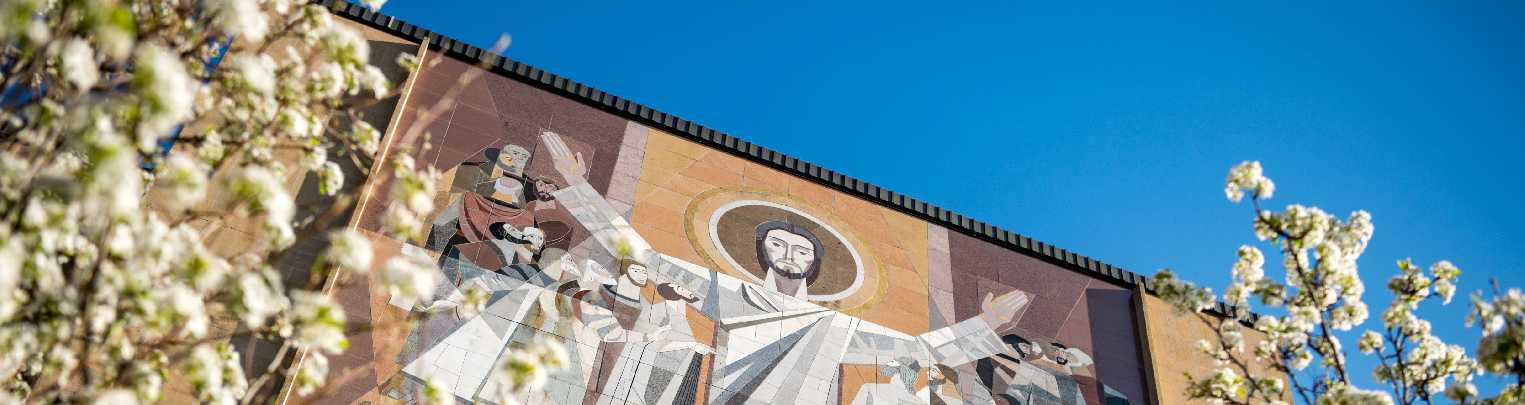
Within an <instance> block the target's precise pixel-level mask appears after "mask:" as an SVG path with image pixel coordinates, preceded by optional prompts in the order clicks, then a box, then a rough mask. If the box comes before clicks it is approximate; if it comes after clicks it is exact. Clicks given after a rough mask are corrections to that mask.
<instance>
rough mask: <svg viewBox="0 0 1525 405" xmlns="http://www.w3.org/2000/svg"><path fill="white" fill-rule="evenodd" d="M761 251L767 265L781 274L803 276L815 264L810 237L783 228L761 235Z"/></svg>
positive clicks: (813, 249) (813, 247)
mask: <svg viewBox="0 0 1525 405" xmlns="http://www.w3.org/2000/svg"><path fill="white" fill-rule="evenodd" d="M763 253H764V254H766V255H767V260H768V267H770V269H771V270H772V271H776V272H779V273H781V274H785V275H790V276H794V277H796V278H798V277H804V276H805V273H806V272H808V271H810V266H811V265H812V264H815V245H813V244H811V243H810V239H807V238H805V236H803V235H798V234H794V233H790V232H789V231H785V230H783V229H774V230H771V231H768V233H767V234H766V235H764V237H763Z"/></svg>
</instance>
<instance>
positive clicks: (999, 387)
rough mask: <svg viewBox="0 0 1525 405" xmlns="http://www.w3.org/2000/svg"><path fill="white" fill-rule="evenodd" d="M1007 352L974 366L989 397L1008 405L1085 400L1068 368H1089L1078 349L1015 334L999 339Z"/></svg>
mask: <svg viewBox="0 0 1525 405" xmlns="http://www.w3.org/2000/svg"><path fill="white" fill-rule="evenodd" d="M1001 341H1002V342H1005V343H1006V347H1007V350H1006V351H1005V352H1003V353H998V354H996V355H994V356H991V357H989V358H986V359H982V360H980V361H979V362H977V365H976V370H977V373H978V374H979V377H980V380H981V381H982V382H983V383H984V384H985V387H987V388H989V389H990V392H991V393H992V395H994V396H995V397H996V398H999V399H1002V400H1004V401H1005V402H1006V403H1008V404H1011V405H1083V404H1086V398H1085V396H1083V395H1082V394H1081V393H1082V390H1081V387H1080V385H1079V384H1078V382H1077V381H1076V380H1075V378H1074V377H1073V376H1072V373H1071V369H1070V367H1084V366H1087V365H1089V364H1090V361H1091V360H1090V356H1087V355H1086V354H1085V353H1084V352H1081V351H1080V350H1079V349H1074V348H1068V347H1064V346H1062V345H1061V346H1057V347H1056V346H1053V345H1048V347H1044V346H1045V345H1043V344H1041V343H1038V342H1034V341H1032V340H1029V339H1027V338H1025V337H1022V336H1021V335H1019V334H1016V333H1008V334H1006V335H1004V336H1001Z"/></svg>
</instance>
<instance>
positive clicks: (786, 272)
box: [772, 262, 807, 280]
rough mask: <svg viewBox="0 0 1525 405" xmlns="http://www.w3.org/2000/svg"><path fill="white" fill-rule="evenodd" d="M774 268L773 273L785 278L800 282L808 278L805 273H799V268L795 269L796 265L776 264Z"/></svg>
mask: <svg viewBox="0 0 1525 405" xmlns="http://www.w3.org/2000/svg"><path fill="white" fill-rule="evenodd" d="M772 267H773V273H775V274H778V275H779V276H782V277H784V278H788V279H794V280H799V279H803V278H805V277H806V276H807V274H805V272H803V271H797V268H796V267H794V263H780V262H774V263H773V266H772Z"/></svg>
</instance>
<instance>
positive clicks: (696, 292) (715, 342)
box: [381, 132, 1128, 405]
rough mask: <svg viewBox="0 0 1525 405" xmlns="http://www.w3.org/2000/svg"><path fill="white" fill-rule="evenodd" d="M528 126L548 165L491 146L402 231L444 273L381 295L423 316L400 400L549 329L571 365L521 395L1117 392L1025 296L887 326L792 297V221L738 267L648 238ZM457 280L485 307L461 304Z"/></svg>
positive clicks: (806, 275) (816, 247)
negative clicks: (436, 207) (1043, 321)
mask: <svg viewBox="0 0 1525 405" xmlns="http://www.w3.org/2000/svg"><path fill="white" fill-rule="evenodd" d="M540 140H541V143H542V144H541V148H539V150H540V151H542V152H544V153H546V154H549V156H548V157H534V158H536V159H541V158H549V159H553V162H554V168H555V172H556V174H557V175H559V177H560V179H559V180H558V179H554V178H552V177H551V176H541V177H534V176H531V175H530V174H529V173H528V170H527V168H528V167H530V166H529V162H530V159H531V158H532V155H533V154H532V153H531V152H530V150H529V149H527V148H525V147H522V146H519V145H507V146H504V147H503V148H501V149H499V150H497V151H496V152H493V151H489V153H488V154H487V159H485V161H482V162H467V163H463V164H461V165H460V166H459V167H457V168H456V172H455V177H454V182H453V186H452V195H458V196H456V197H454V198H453V199H452V201H451V202H450V204H449V205H448V206H446V208H445V209H444V210H443V212H441V213H439V214H438V215H437V216H436V218H434V220H433V221H432V225H433V226H432V230H431V232H430V234H429V237H428V239H427V241H426V242H425V246H424V247H423V248H420V247H417V246H412V245H404V250H407V251H409V252H404V253H405V254H425V255H430V256H432V257H437V262H438V264H439V268H440V271H441V272H442V279H444V280H446V281H447V282H444V283H441V285H440V286H439V287H438V288H437V289H436V291H435V292H434V294H433V297H431V298H430V299H427V300H424V301H422V302H403V301H402V300H398V299H393V301H392V304H393V305H396V306H399V307H401V308H405V309H407V310H409V311H415V312H418V313H421V317H422V319H423V321H422V322H421V323H420V325H419V326H417V327H416V328H415V329H414V330H413V331H412V332H411V335H410V336H409V337H408V341H407V343H406V344H405V347H404V348H403V351H402V353H401V354H400V355H399V357H398V358H397V361H398V363H399V364H400V365H401V372H399V373H398V374H397V375H396V376H393V377H392V378H391V379H390V380H389V382H388V383H387V384H385V385H384V386H383V387H382V388H381V390H382V393H383V394H385V395H388V396H391V397H392V398H394V399H399V400H404V401H407V402H411V401H412V400H413V399H414V398H413V396H414V395H415V392H416V391H417V387H418V386H419V385H420V384H422V382H423V381H425V380H428V379H431V378H432V379H436V380H439V381H444V382H445V383H446V384H447V385H448V386H449V388H450V389H451V391H452V392H453V393H454V394H455V396H456V398H457V399H458V400H460V401H463V402H490V400H491V398H492V397H493V393H495V392H497V387H495V386H494V385H493V384H494V383H493V381H492V379H491V378H489V374H490V372H491V370H492V367H493V365H494V364H495V363H496V362H497V361H498V358H499V357H500V356H502V355H503V354H504V353H506V352H507V351H511V350H514V349H515V348H517V347H520V346H522V345H525V344H527V343H528V342H532V341H534V340H535V339H557V340H559V341H560V342H561V343H562V344H563V345H564V346H565V347H566V348H567V349H568V351H569V354H570V358H571V360H572V364H571V365H570V366H569V367H567V368H565V369H562V370H560V371H558V372H556V373H555V374H553V375H552V376H551V379H550V380H549V382H548V383H547V386H546V389H545V390H544V393H542V394H537V395H542V397H537V398H529V399H524V402H527V403H558V404H627V403H629V404H677V403H681V404H703V403H713V404H730V403H759V404H793V403H811V404H815V403H838V404H902V403H919V404H924V403H933V404H959V403H974V404H989V403H1009V404H1062V405H1076V404H1113V403H1124V404H1125V403H1128V400H1127V398H1125V397H1123V396H1122V395H1121V394H1119V393H1117V391H1115V390H1112V389H1110V388H1108V387H1106V386H1105V385H1103V384H1101V383H1099V382H1098V381H1097V380H1096V379H1095V377H1094V370H1093V364H1092V360H1091V357H1090V356H1089V355H1087V354H1086V353H1085V352H1083V351H1081V350H1079V349H1076V348H1070V347H1067V346H1065V345H1064V344H1062V343H1058V342H1052V341H1035V340H1030V339H1028V338H1026V337H1024V335H1026V334H1024V333H1022V332H1020V331H1018V330H1017V329H1015V328H1014V327H1013V326H1012V325H1010V324H1012V323H1014V322H1012V317H1013V316H1014V314H1016V313H1018V311H1019V310H1021V309H1022V308H1023V307H1024V306H1026V305H1027V304H1028V303H1029V302H1028V301H1029V300H1030V299H1031V297H1032V295H1031V294H1026V293H1022V292H1020V291H1012V292H1010V293H1006V294H1002V295H999V296H992V295H987V296H985V297H984V300H983V303H982V305H981V306H980V310H981V311H980V313H979V314H978V315H977V316H973V317H970V318H968V319H964V320H962V321H959V322H956V323H954V324H952V325H948V326H946V327H942V328H937V329H935V330H932V331H929V332H926V333H922V334H919V335H909V334H906V333H901V332H899V331H896V330H893V329H890V328H886V327H883V326H880V325H877V324H874V323H872V322H868V321H865V320H862V319H859V318H856V317H854V316H850V315H847V314H844V313H841V312H837V311H835V310H832V309H829V308H826V307H823V306H821V305H817V304H815V303H812V302H810V301H808V300H807V299H806V297H807V294H806V293H805V292H806V291H807V290H808V288H809V285H810V283H811V282H812V281H814V280H815V278H816V277H817V276H818V272H819V271H820V269H821V266H820V263H821V261H822V260H823V258H825V257H826V256H827V254H828V253H830V252H825V251H823V249H822V244H821V242H820V240H819V238H817V237H816V235H813V234H811V232H810V231H809V230H807V229H806V228H805V227H800V226H795V224H791V223H788V222H787V221H782V220H768V221H762V222H761V223H759V224H757V226H756V227H755V228H754V230H755V235H753V236H754V237H755V240H756V243H757V244H756V249H757V256H758V259H759V265H760V266H762V267H763V268H765V269H766V276H765V277H763V279H762V281H763V282H762V283H760V284H757V283H752V282H747V281H743V280H741V279H738V278H735V277H732V276H730V275H727V274H724V273H722V272H719V271H716V270H713V269H709V268H706V267H704V266H701V265H696V264H693V263H689V262H686V261H684V260H681V259H678V258H675V257H671V256H668V255H665V254H662V253H661V252H657V251H655V250H653V249H652V248H651V247H650V245H648V244H647V243H646V242H645V240H644V239H643V238H642V237H641V235H640V234H639V233H637V232H636V231H635V230H634V229H633V228H632V227H631V226H630V224H629V223H628V222H626V221H625V219H624V218H623V217H622V216H621V213H620V212H618V211H617V210H616V209H614V208H613V207H612V206H611V205H610V204H609V203H608V202H607V201H605V200H604V198H603V197H602V196H601V195H600V194H599V193H598V192H597V191H596V190H595V189H594V188H593V187H592V186H590V185H589V184H588V183H587V181H586V180H585V175H586V165H585V163H584V162H583V161H582V156H581V155H580V154H578V153H576V152H574V151H573V150H572V149H571V148H569V147H568V146H567V144H566V143H565V142H564V141H563V140H562V139H561V137H560V136H559V135H556V134H554V133H550V132H543V133H541V135H540ZM574 233H580V234H582V235H584V236H583V237H581V238H574V237H573V234H574ZM578 239H581V240H578ZM574 242H575V244H574ZM571 252H577V253H571ZM472 290H476V291H477V292H478V293H481V292H485V293H486V294H488V296H489V298H488V300H487V302H486V305H485V306H484V307H483V308H482V309H481V310H480V311H462V310H461V309H462V305H463V303H464V302H465V301H466V297H467V296H468V295H470V294H471V293H469V291H472ZM848 369H854V370H858V369H863V370H876V371H877V375H871V376H866V377H865V376H864V375H863V374H864V373H858V372H854V373H852V374H853V377H852V378H849V377H847V374H848V373H847V372H846V370H848ZM870 374H874V373H870Z"/></svg>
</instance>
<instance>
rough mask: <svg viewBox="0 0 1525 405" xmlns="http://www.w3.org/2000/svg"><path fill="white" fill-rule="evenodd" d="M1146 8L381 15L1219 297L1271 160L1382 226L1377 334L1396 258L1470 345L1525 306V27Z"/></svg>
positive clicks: (1504, 21) (1377, 242) (1209, 6)
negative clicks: (1512, 300) (1252, 163)
mask: <svg viewBox="0 0 1525 405" xmlns="http://www.w3.org/2000/svg"><path fill="white" fill-rule="evenodd" d="M820 3H828V2H820ZM830 3H836V2H830ZM1013 3H1014V2H1013ZM1148 3H1149V4H1147V5H1144V4H1138V5H1111V6H1094V7H1086V8H1070V7H1069V6H1068V5H1058V6H1055V5H1051V4H1012V3H1005V4H991V5H984V6H979V7H968V8H956V9H955V8H949V7H948V6H947V5H946V4H941V3H928V2H897V1H883V2H872V3H863V4H854V5H836V4H832V5H823V4H811V3H789V2H754V3H749V4H734V3H732V2H687V3H684V2H677V3H661V2H607V3H606V2H571V1H556V2H547V1H537V2H517V1H428V2H424V1H409V0H393V1H392V2H391V3H390V4H388V5H387V6H386V8H385V9H384V11H386V12H388V13H390V14H393V15H395V16H399V17H401V18H404V19H406V20H409V21H410V22H413V23H415V24H419V25H422V26H425V27H428V28H430V29H433V30H436V31H439V32H443V33H445V34H447V35H451V36H454V37H457V38H460V39H464V40H467V41H469V42H471V43H474V44H477V45H479V46H486V45H491V44H492V43H493V41H494V40H495V39H496V38H497V36H498V34H499V33H501V32H507V33H510V34H512V35H513V39H514V40H513V46H512V47H511V48H510V49H509V50H508V52H507V54H508V55H509V56H511V57H513V58H517V59H519V60H522V61H525V62H528V63H531V64H534V65H537V66H540V67H543V68H546V69H549V70H551V71H553V72H556V73H559V74H562V75H566V76H570V77H571V78H573V79H575V80H579V81H582V82H584V83H588V84H590V85H593V86H596V87H599V88H602V89H605V90H607V91H610V92H612V93H614V94H618V95H620V96H623V97H628V98H631V99H634V100H636V101H639V102H642V103H645V104H647V105H650V106H653V107H655V108H658V109H661V110H663V111H666V112H669V113H673V114H677V115H679V116H682V117H685V118H688V119H692V120H695V121H698V122H700V123H703V124H706V125H709V126H712V127H715V128H719V129H721V130H724V131H727V132H730V133H732V134H734V135H738V136H741V137H743V138H745V139H747V140H750V141H753V142H756V143H759V144H762V145H766V146H768V147H771V148H775V149H777V150H780V151H783V152H785V153H788V154H790V155H793V156H796V157H800V158H802V159H806V160H809V161H812V162H815V163H818V164H822V165H824V166H827V167H830V168H833V169H837V170H839V171H842V172H845V173H848V174H851V175H853V176H857V177H860V178H863V179H866V180H868V181H872V182H875V183H878V184H881V185H884V186H887V187H889V188H891V189H894V190H897V191H901V192H904V193H907V194H910V195H912V196H916V197H919V198H922V199H925V200H927V201H930V202H933V203H936V204H939V205H942V206H944V207H947V208H951V209H954V210H957V211H960V212H963V213H965V214H968V215H971V216H973V217H975V218H979V219H982V220H985V221H987V222H990V223H993V224H997V225H1000V226H1003V227H1006V228H1009V229H1012V230H1014V231H1017V232H1021V233H1024V234H1027V235H1030V236H1033V237H1036V238H1038V239H1040V240H1043V241H1047V242H1051V243H1054V244H1056V245H1058V246H1060V247H1064V248H1069V249H1071V250H1074V251H1077V252H1080V253H1082V254H1086V255H1090V256H1092V257H1096V258H1099V259H1101V260H1103V261H1107V262H1110V263H1113V264H1117V265H1121V266H1123V267H1125V268H1128V269H1131V270H1134V271H1137V272H1140V273H1144V274H1152V273H1153V272H1154V271H1155V270H1156V269H1159V268H1164V267H1169V268H1172V269H1175V270H1177V271H1179V272H1180V273H1183V274H1185V275H1186V277H1187V278H1190V279H1193V280H1196V281H1198V282H1199V284H1206V285H1210V286H1212V287H1214V288H1215V290H1220V291H1221V290H1222V288H1223V286H1224V285H1225V284H1226V283H1227V280H1228V269H1229V266H1230V264H1231V263H1232V261H1233V258H1234V249H1235V248H1236V247H1237V246H1238V245H1240V244H1242V243H1247V242H1250V241H1253V235H1252V234H1251V232H1250V228H1249V219H1250V217H1251V213H1250V209H1249V208H1247V207H1245V206H1240V205H1233V204H1230V203H1229V202H1228V201H1227V200H1225V199H1224V197H1223V192H1222V188H1223V179H1224V176H1225V175H1226V173H1227V170H1228V168H1229V166H1231V165H1233V164H1235V163H1238V162H1240V161H1242V160H1260V161H1262V162H1263V163H1264V164H1265V165H1266V168H1267V173H1268V174H1269V175H1270V176H1271V177H1272V178H1273V179H1275V180H1276V182H1277V185H1278V191H1277V194H1276V198H1275V199H1274V200H1272V206H1274V207H1281V206H1284V205H1286V204H1289V203H1293V202H1298V203H1303V204H1306V205H1315V206H1319V207H1322V208H1324V209H1325V210H1328V211H1330V212H1336V213H1339V214H1340V215H1342V216H1343V215H1344V214H1346V213H1349V212H1350V211H1352V210H1355V209H1366V210H1368V211H1370V212H1371V213H1372V215H1373V216H1374V219H1375V223H1376V237H1375V238H1374V240H1373V242H1372V244H1371V247H1370V248H1369V250H1368V251H1367V253H1366V255H1365V256H1364V258H1363V259H1362V260H1361V262H1360V264H1361V269H1362V274H1363V275H1364V277H1365V278H1366V280H1367V283H1368V286H1369V288H1368V291H1370V292H1369V293H1368V295H1367V301H1368V303H1369V304H1371V305H1372V312H1373V318H1372V320H1371V321H1369V322H1368V323H1367V325H1366V326H1368V327H1371V328H1378V327H1380V319H1378V318H1377V316H1376V314H1377V313H1379V312H1380V311H1381V309H1382V308H1385V307H1386V305H1387V301H1388V300H1389V296H1388V295H1387V294H1386V291H1385V289H1384V287H1383V286H1384V285H1385V284H1386V279H1387V278H1388V277H1389V276H1391V275H1392V274H1393V273H1394V271H1395V267H1394V265H1393V263H1394V261H1396V260H1398V259H1402V258H1405V257H1412V258H1414V260H1415V261H1417V262H1420V263H1422V264H1424V265H1426V266H1427V265H1428V264H1429V263H1431V262H1433V261H1435V260H1438V259H1450V260H1452V261H1454V262H1455V263H1456V264H1457V265H1459V266H1460V267H1461V268H1462V270H1463V272H1464V274H1463V276H1462V277H1463V281H1462V283H1461V288H1460V289H1459V290H1460V292H1459V293H1458V299H1457V301H1456V302H1453V303H1452V305H1451V306H1449V307H1446V308H1444V309H1441V310H1427V311H1423V313H1424V314H1425V315H1428V316H1429V317H1430V319H1432V320H1433V321H1434V322H1435V329H1436V330H1437V331H1439V332H1440V333H1439V334H1440V335H1441V336H1442V337H1443V338H1445V339H1447V340H1449V341H1452V342H1462V343H1466V345H1467V346H1468V347H1471V346H1472V343H1474V342H1475V341H1476V338H1477V336H1478V334H1477V331H1476V330H1475V329H1463V327H1462V318H1463V317H1464V315H1465V312H1466V303H1467V300H1466V295H1467V294H1470V293H1471V292H1472V291H1476V290H1479V289H1482V288H1484V287H1485V286H1486V283H1487V280H1488V279H1489V278H1498V279H1499V281H1500V282H1502V283H1503V284H1504V285H1506V286H1521V287H1525V272H1522V270H1525V250H1522V249H1520V247H1519V246H1518V244H1519V243H1520V242H1522V237H1521V236H1520V235H1521V230H1522V229H1525V211H1522V210H1520V209H1518V208H1516V205H1515V204H1517V203H1519V202H1520V201H1521V199H1522V197H1525V192H1522V188H1525V187H1522V184H1525V183H1522V179H1525V168H1522V165H1521V161H1522V159H1521V158H1522V156H1521V154H1522V153H1525V141H1522V140H1521V139H1522V135H1525V73H1522V72H1525V59H1522V53H1525V24H1522V23H1521V21H1525V8H1522V6H1525V3H1520V2H1509V1H1498V2H1487V3H1479V2H1468V3H1465V4H1460V3H1453V2H1413V3H1410V2H1359V3H1351V4H1325V3H1324V2H1286V1H1259V2H1198V3H1194V4H1167V3H1159V2H1148ZM1342 3H1343V2H1342ZM1270 262H1271V263H1268V267H1272V268H1275V269H1276V270H1275V271H1278V272H1279V271H1280V270H1279V268H1280V267H1279V264H1278V263H1280V261H1279V256H1278V257H1276V258H1274V259H1273V260H1271V261H1270ZM1278 274H1279V273H1278ZM1347 342H1348V343H1347V344H1348V345H1350V346H1351V347H1353V346H1354V341H1353V339H1351V340H1347ZM1358 366H1364V367H1360V368H1361V369H1362V370H1361V371H1360V372H1359V373H1358V374H1360V376H1361V378H1362V379H1363V381H1366V385H1367V386H1368V387H1371V388H1375V386H1373V385H1371V384H1370V382H1369V381H1370V377H1369V370H1370V364H1363V365H1358ZM1493 387H1497V384H1487V385H1485V386H1484V388H1485V391H1491V390H1492V388H1493Z"/></svg>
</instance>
